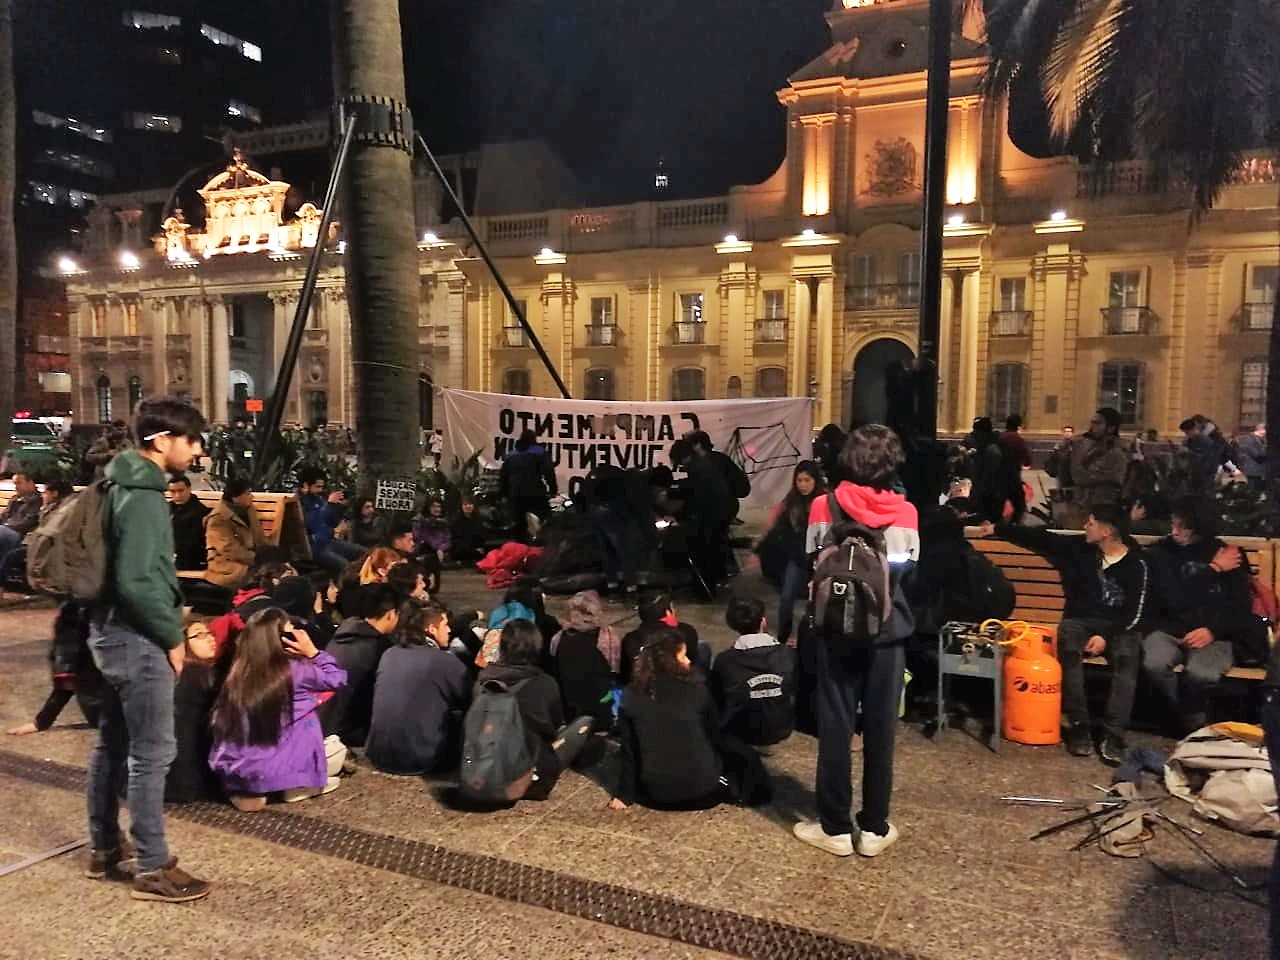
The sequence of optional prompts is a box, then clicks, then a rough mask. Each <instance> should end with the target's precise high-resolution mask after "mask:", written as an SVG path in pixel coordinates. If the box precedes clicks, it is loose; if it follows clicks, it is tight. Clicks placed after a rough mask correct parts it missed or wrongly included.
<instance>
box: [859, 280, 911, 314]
mask: <svg viewBox="0 0 1280 960" xmlns="http://www.w3.org/2000/svg"><path fill="white" fill-rule="evenodd" d="M846 299H847V300H848V305H849V306H850V307H852V308H853V309H854V310H901V309H904V308H909V307H918V306H919V305H920V284H918V283H872V284H861V285H858V286H853V287H849V289H848V296H847V298H846Z"/></svg>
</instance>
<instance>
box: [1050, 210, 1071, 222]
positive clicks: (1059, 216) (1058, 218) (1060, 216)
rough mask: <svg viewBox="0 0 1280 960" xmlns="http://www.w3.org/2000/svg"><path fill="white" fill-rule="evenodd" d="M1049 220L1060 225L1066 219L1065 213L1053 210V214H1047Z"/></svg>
mask: <svg viewBox="0 0 1280 960" xmlns="http://www.w3.org/2000/svg"><path fill="white" fill-rule="evenodd" d="M1049 219H1050V220H1052V221H1053V222H1054V223H1062V222H1063V221H1064V220H1066V219H1067V211H1065V210H1055V211H1053V213H1051V214H1049Z"/></svg>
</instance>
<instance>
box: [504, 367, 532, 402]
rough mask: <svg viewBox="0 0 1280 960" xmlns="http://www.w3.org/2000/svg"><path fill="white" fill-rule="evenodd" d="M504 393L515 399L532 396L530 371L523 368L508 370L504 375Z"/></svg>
mask: <svg viewBox="0 0 1280 960" xmlns="http://www.w3.org/2000/svg"><path fill="white" fill-rule="evenodd" d="M502 392H503V393H505V394H509V395H510V396H513V397H527V396H529V395H530V393H531V392H532V391H531V388H530V386H529V371H528V370H525V369H523V368H517V369H512V370H507V371H505V372H504V373H503V374H502Z"/></svg>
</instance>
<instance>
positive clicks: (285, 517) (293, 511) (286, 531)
mask: <svg viewBox="0 0 1280 960" xmlns="http://www.w3.org/2000/svg"><path fill="white" fill-rule="evenodd" d="M76 489H78V490H79V489H83V488H82V487H77V488H76ZM192 493H193V494H194V495H195V497H196V499H198V500H199V501H200V502H201V503H203V504H204V505H205V506H206V507H208V508H210V509H213V507H214V506H216V505H217V503H218V501H220V500H221V499H222V492H221V491H219V490H193V491H192ZM12 497H13V484H12V483H8V484H0V510H3V509H4V508H5V507H6V506H7V505H8V503H9V500H10V499H11V498H12ZM165 498H166V499H168V494H166V495H165ZM253 509H254V511H255V512H256V513H257V514H258V522H259V523H260V524H261V525H262V532H263V534H264V535H265V536H266V538H267V543H268V544H270V545H271V546H274V547H284V548H285V549H286V550H288V551H289V553H290V555H291V556H295V557H306V558H309V557H310V556H311V541H310V539H308V537H307V523H306V519H305V518H304V517H303V514H302V504H301V503H300V502H299V500H298V498H297V496H296V495H295V494H292V493H255V494H254V495H253ZM178 576H180V577H184V578H186V579H188V580H203V579H204V571H203V570H180V571H178Z"/></svg>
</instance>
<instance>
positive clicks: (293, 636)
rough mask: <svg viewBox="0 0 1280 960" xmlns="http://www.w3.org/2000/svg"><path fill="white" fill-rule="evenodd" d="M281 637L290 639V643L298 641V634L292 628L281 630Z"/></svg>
mask: <svg viewBox="0 0 1280 960" xmlns="http://www.w3.org/2000/svg"><path fill="white" fill-rule="evenodd" d="M280 639H281V640H288V641H289V642H290V643H297V642H298V635H297V634H296V633H294V632H293V631H292V630H282V631H281V632H280Z"/></svg>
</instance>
